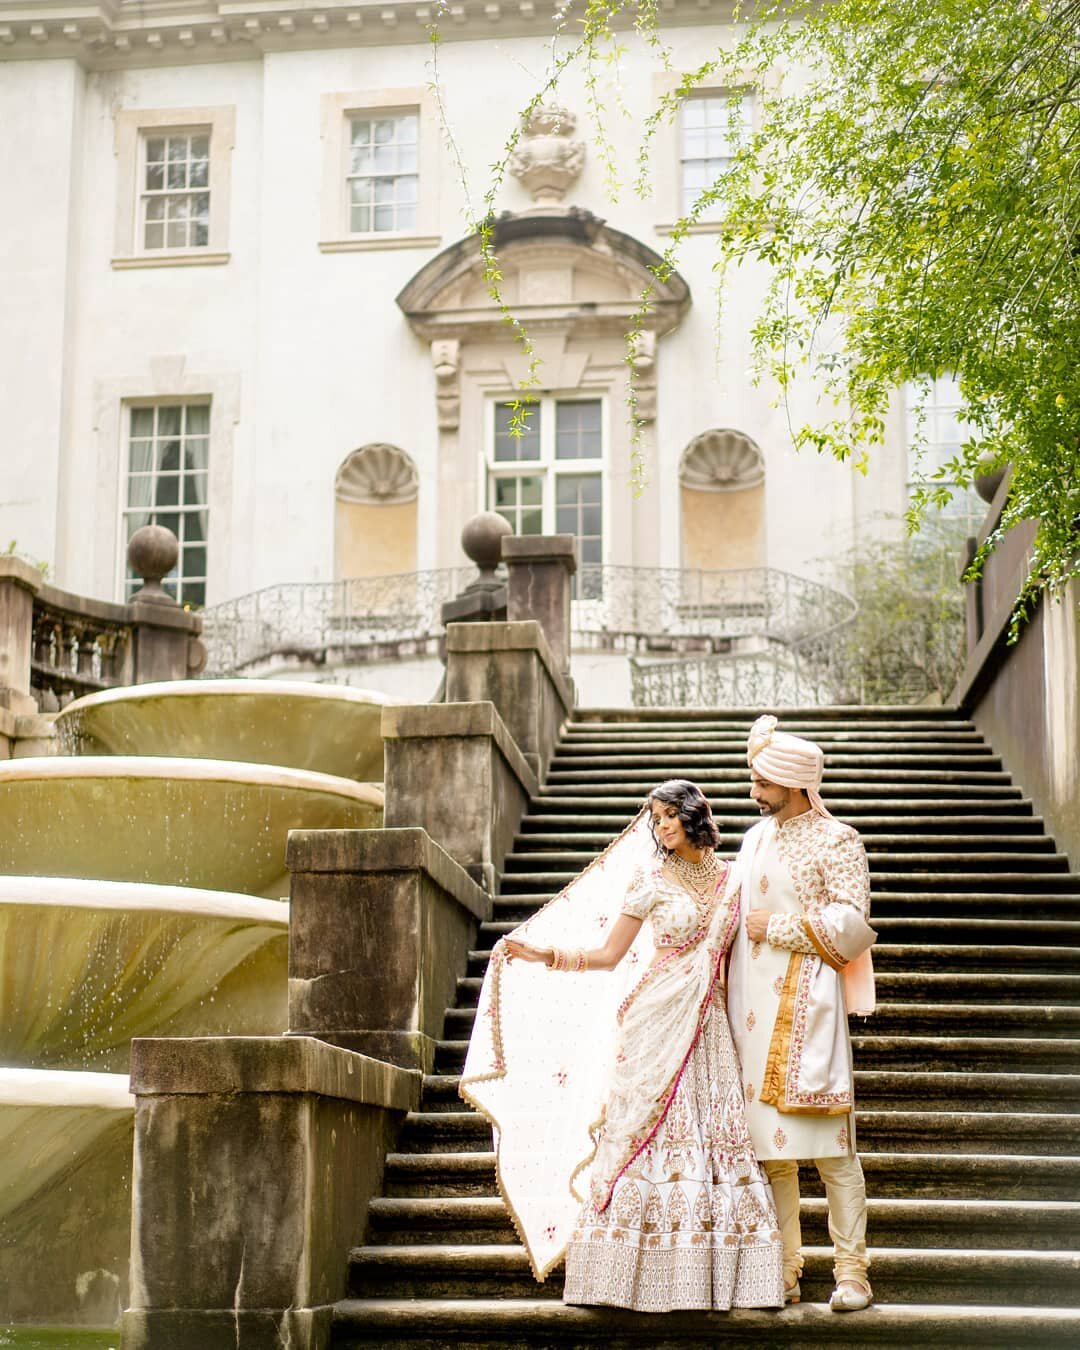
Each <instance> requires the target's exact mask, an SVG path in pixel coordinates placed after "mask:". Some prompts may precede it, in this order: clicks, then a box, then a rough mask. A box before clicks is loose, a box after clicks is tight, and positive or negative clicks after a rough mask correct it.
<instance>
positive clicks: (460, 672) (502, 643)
mask: <svg viewBox="0 0 1080 1350" xmlns="http://www.w3.org/2000/svg"><path fill="white" fill-rule="evenodd" d="M446 697H447V700H448V701H449V702H452V703H459V702H460V703H464V702H470V701H473V700H480V699H489V700H490V701H491V702H492V703H493V704H494V705H495V708H496V711H497V712H498V714H499V716H500V717H501V718H502V720H503V722H504V723H505V724H506V728H507V730H508V731H509V732H510V735H511V736H512V737H513V738H514V740H515V742H516V743H517V746H518V748H519V749H520V750H521V753H522V754H523V755H524V756H525V760H526V762H527V763H528V765H529V768H530V769H532V771H533V773H535V774H536V776H537V778H543V776H544V774H545V773H547V769H548V765H549V764H550V763H551V756H552V754H553V753H554V750H555V745H556V742H557V741H558V739H559V733H560V731H561V730H562V726H563V723H564V722H565V721H566V719H567V718H568V717H569V716H570V713H571V712H572V711H573V707H574V693H573V688H572V686H571V684H570V681H569V680H567V679H566V677H565V676H564V675H563V674H562V672H561V671H560V670H559V669H558V668H557V667H556V665H555V657H554V656H553V655H552V651H551V647H550V646H549V645H548V641H547V638H546V637H545V636H544V630H543V629H542V628H541V627H540V625H539V623H537V621H536V620H535V619H526V620H522V621H521V622H519V623H456V624H454V625H453V626H452V627H451V628H449V629H448V630H447V633H446Z"/></svg>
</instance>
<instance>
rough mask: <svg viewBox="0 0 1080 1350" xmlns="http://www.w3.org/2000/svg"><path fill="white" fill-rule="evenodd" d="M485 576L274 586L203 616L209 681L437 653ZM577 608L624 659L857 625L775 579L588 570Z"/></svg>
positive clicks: (585, 630)
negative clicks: (464, 597)
mask: <svg viewBox="0 0 1080 1350" xmlns="http://www.w3.org/2000/svg"><path fill="white" fill-rule="evenodd" d="M474 575H475V574H474V573H473V572H472V571H471V569H469V568H464V567H461V568H442V569H439V570H435V571H428V572H407V573H401V574H398V575H395V576H384V577H364V578H358V579H355V580H350V581H334V582H310V583H309V582H295V583H288V584H284V585H280V586H270V587H267V588H266V589H265V590H261V591H255V592H253V593H252V594H250V595H244V596H240V597H238V598H237V599H235V600H228V601H225V602H224V603H223V604H219V605H214V606H212V607H210V608H209V609H206V610H204V611H203V615H202V619H203V641H204V643H205V644H206V646H207V648H208V651H209V660H208V663H207V668H206V674H207V675H230V674H234V673H236V672H239V671H249V672H251V671H253V670H258V669H259V668H260V667H263V666H265V665H266V664H267V663H272V662H274V661H289V660H300V661H304V662H309V663H312V664H315V665H319V666H327V667H334V666H342V665H348V664H349V663H350V662H351V661H353V660H358V659H372V658H375V657H378V656H379V655H383V656H392V655H398V656H400V655H402V654H405V653H406V652H407V651H408V650H409V649H410V648H411V649H413V650H418V649H420V648H432V649H433V647H434V644H435V642H436V641H437V640H438V638H439V637H440V636H441V634H442V631H443V630H442V622H441V618H440V611H441V608H442V606H443V604H444V603H445V602H446V601H447V600H451V599H453V598H454V597H455V596H456V595H458V594H460V592H461V591H462V589H463V588H464V587H465V586H466V585H467V584H468V582H469V581H470V580H471V579H472V577H473V576H474ZM576 594H577V597H578V598H577V599H575V600H574V602H573V605H572V627H573V632H574V641H575V645H577V646H579V647H581V646H587V647H608V648H612V649H615V650H626V651H631V652H633V651H649V650H664V651H673V650H674V651H678V650H683V651H685V650H690V649H693V648H695V647H699V646H701V645H702V644H704V645H705V646H706V647H707V648H708V649H709V650H713V649H714V648H716V647H723V648H726V647H728V646H730V644H731V643H732V642H734V641H736V640H738V639H743V638H758V639H762V640H767V641H769V642H772V643H779V644H781V645H782V646H785V647H786V646H789V645H790V644H792V643H793V642H797V641H800V640H802V639H805V638H808V637H810V636H811V635H813V634H815V633H820V632H821V631H822V630H823V629H830V628H833V627H835V626H836V625H837V624H838V623H843V622H845V621H846V620H848V619H850V617H851V614H852V613H853V612H854V606H853V604H852V602H851V601H850V600H849V599H848V597H847V596H845V595H843V594H841V593H840V592H839V591H835V590H831V589H830V588H829V587H827V586H821V585H819V584H818V583H816V582H812V581H807V580H806V579H805V578H803V577H797V576H793V575H791V574H790V573H787V572H780V571H777V570H776V569H773V568H761V567H759V568H750V569H746V570H742V571H722V572H719V571H718V572H708V571H697V570H692V569H686V568H647V567H615V566H610V567H609V566H593V565H586V566H583V567H582V568H581V569H580V570H579V572H578V575H577V578H576Z"/></svg>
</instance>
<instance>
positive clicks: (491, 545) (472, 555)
mask: <svg viewBox="0 0 1080 1350" xmlns="http://www.w3.org/2000/svg"><path fill="white" fill-rule="evenodd" d="M513 533H514V531H513V529H512V527H511V525H510V522H509V521H508V520H506V519H505V518H504V517H503V516H500V515H498V514H497V513H496V512H494V511H481V512H480V514H479V515H476V516H473V517H472V519H471V520H467V521H466V522H465V528H464V529H463V530H462V531H461V547H462V549H463V550H464V552H465V556H466V557H467V558H469V559H470V560H471V561H472V562H474V563H475V564H476V565H477V567H478V568H479V569H480V577H479V580H480V581H481V582H488V583H490V582H493V581H494V580H495V569H496V567H498V565H499V562H500V560H501V558H502V541H503V539H504V538H505V537H506V535H508V534H513Z"/></svg>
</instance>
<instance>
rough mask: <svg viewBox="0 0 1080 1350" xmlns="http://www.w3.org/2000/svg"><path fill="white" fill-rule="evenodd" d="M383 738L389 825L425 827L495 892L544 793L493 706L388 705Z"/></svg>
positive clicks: (478, 880) (485, 703)
mask: <svg viewBox="0 0 1080 1350" xmlns="http://www.w3.org/2000/svg"><path fill="white" fill-rule="evenodd" d="M451 631H452V630H451ZM382 735H383V752H384V757H385V764H386V771H385V772H386V784H385V791H386V805H385V807H384V811H383V823H384V824H385V826H386V828H387V829H392V828H395V827H398V826H401V827H407V826H413V825H418V826H421V827H422V828H423V829H425V830H427V832H428V834H429V835H431V837H432V839H434V840H435V842H436V843H437V844H439V845H441V847H442V848H444V849H445V850H446V851H447V853H449V854H450V856H451V857H452V858H453V859H454V860H455V861H456V862H457V863H459V864H460V865H461V866H462V867H463V868H464V869H465V870H466V872H468V873H469V875H470V876H471V877H472V878H473V880H474V881H477V882H479V884H480V885H481V886H483V888H484V889H485V890H486V891H488V892H489V893H493V892H494V890H495V887H496V883H497V881H498V873H499V869H500V868H501V866H502V861H503V858H504V857H505V856H506V854H507V853H508V852H509V851H510V849H511V847H512V845H513V842H514V835H515V834H516V833H517V830H518V826H519V824H520V822H521V817H522V816H523V815H524V814H525V808H526V807H527V806H528V803H529V798H530V797H532V796H535V794H536V793H537V791H538V790H539V784H538V783H537V779H536V774H535V773H533V771H532V769H531V768H530V767H529V765H528V763H527V762H526V760H525V757H524V756H523V755H522V753H521V751H520V750H519V749H518V747H517V745H516V744H515V742H514V739H513V737H512V736H511V735H510V733H509V732H508V731H507V729H506V727H505V725H504V724H503V721H502V718H501V717H500V716H499V714H498V713H497V712H496V711H495V707H494V705H493V704H492V703H488V702H484V703H428V704H407V705H405V706H402V707H397V706H392V705H391V706H387V707H385V708H384V709H383V715H382Z"/></svg>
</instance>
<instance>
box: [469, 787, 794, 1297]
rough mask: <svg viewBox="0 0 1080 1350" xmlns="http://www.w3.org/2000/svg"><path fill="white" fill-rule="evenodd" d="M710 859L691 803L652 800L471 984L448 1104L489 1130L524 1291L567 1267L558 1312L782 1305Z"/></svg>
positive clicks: (772, 1221)
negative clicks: (474, 1113)
mask: <svg viewBox="0 0 1080 1350" xmlns="http://www.w3.org/2000/svg"><path fill="white" fill-rule="evenodd" d="M718 842H719V835H718V833H717V830H716V826H715V824H714V823H713V819H712V815H711V813H710V811H709V806H708V803H707V802H706V800H705V798H704V796H703V795H702V793H701V791H700V790H699V789H698V788H697V787H696V786H695V785H694V784H693V783H689V782H686V781H685V780H682V779H673V780H671V781H670V782H666V783H662V784H661V785H660V786H659V787H656V788H654V789H653V790H652V792H651V793H650V794H649V797H648V799H647V802H646V805H645V807H643V808H642V811H641V812H640V813H639V815H638V816H637V817H636V819H635V820H634V821H632V822H631V824H630V825H628V826H627V828H626V829H625V830H624V831H623V833H622V834H621V835H620V836H619V837H618V838H617V839H616V840H615V841H614V842H613V843H612V844H611V845H609V846H608V848H607V849H605V850H604V852H603V853H601V854H600V856H599V857H598V858H596V859H594V860H593V862H592V863H590V864H589V866H588V867H587V868H586V869H585V871H584V872H583V873H582V874H581V875H580V876H579V877H577V878H575V880H574V881H572V882H571V883H570V885H569V886H568V887H567V888H566V889H565V890H564V891H562V892H561V893H560V894H559V895H557V896H556V897H555V898H554V899H553V900H552V901H550V902H549V903H548V904H547V905H545V906H544V907H543V909H541V910H540V911H539V912H538V913H537V914H535V915H533V917H532V918H530V919H528V920H526V922H525V923H523V924H521V925H520V927H518V928H517V929H515V931H514V932H513V933H512V934H511V935H510V936H509V937H507V938H504V939H502V940H501V941H500V942H498V943H497V944H496V946H495V950H494V952H493V953H492V957H491V961H490V963H489V965H488V970H487V974H486V975H485V977H484V983H483V988H482V990H481V993H480V1002H479V1006H478V1009H477V1017H476V1024H475V1029H474V1031H473V1036H472V1040H471V1042H470V1045H469V1052H468V1055H467V1057H466V1061H465V1069H464V1073H463V1075H462V1080H461V1089H460V1090H461V1095H462V1096H463V1097H464V1098H465V1100H466V1101H468V1102H470V1103H471V1104H472V1105H473V1106H475V1107H476V1108H477V1109H478V1110H479V1111H481V1112H482V1113H483V1114H484V1115H485V1116H486V1117H487V1119H488V1120H489V1121H490V1122H491V1125H492V1129H493V1133H494V1138H495V1150H496V1174H497V1177H498V1182H499V1189H500V1191H501V1193H502V1196H503V1199H504V1200H505V1202H506V1205H507V1208H508V1209H509V1211H510V1214H511V1216H512V1218H513V1221H514V1225H515V1227H516V1229H517V1231H518V1234H519V1236H520V1237H521V1240H522V1242H523V1243H524V1245H525V1249H526V1251H527V1253H528V1256H529V1261H530V1263H531V1265H532V1270H533V1274H534V1275H535V1277H536V1278H537V1279H538V1280H543V1279H544V1278H545V1276H546V1275H547V1274H548V1272H549V1271H550V1270H551V1269H552V1268H553V1267H554V1266H555V1265H557V1264H558V1262H559V1260H560V1259H561V1258H562V1257H563V1256H564V1255H565V1258H566V1282H565V1291H564V1294H563V1297H564V1299H565V1300H566V1302H567V1303H589V1304H612V1305H615V1306H618V1307H624V1308H634V1309H637V1310H639V1311H641V1312H669V1311H672V1310H673V1309H686V1308H700V1309H706V1308H715V1309H727V1308H732V1307H743V1308H746V1307H750V1308H759V1307H770V1308H771V1307H780V1306H782V1305H783V1302H784V1293H783V1273H782V1267H783V1245H782V1242H781V1238H780V1233H779V1232H778V1229H777V1222H776V1213H775V1210H774V1208H773V1200H772V1193H771V1191H770V1189H769V1184H768V1181H767V1179H766V1178H765V1175H764V1172H763V1170H762V1168H761V1167H760V1166H759V1164H758V1162H757V1159H756V1158H755V1156H754V1152H753V1147H752V1145H751V1142H750V1136H749V1133H748V1131H747V1127H746V1112H745V1106H744V1101H743V1088H742V1082H741V1079H740V1073H739V1064H738V1060H737V1058H736V1054H735V1048H734V1045H733V1043H732V1039H731V1030H730V1028H729V1026H728V1021H727V1013H726V1010H725V999H724V961H725V956H726V954H727V951H728V948H729V947H730V945H731V941H732V938H733V936H734V934H735V929H736V926H737V925H738V922H739V887H738V884H737V880H736V877H735V875H734V868H733V867H732V865H731V864H728V863H724V862H721V861H720V860H719V859H718V858H717V857H716V855H715V852H714V848H715V846H716V845H717V843H718ZM616 968H618V970H617V972H616V973H615V974H614V975H613V974H611V973H609V972H612V971H615V970H616Z"/></svg>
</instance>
